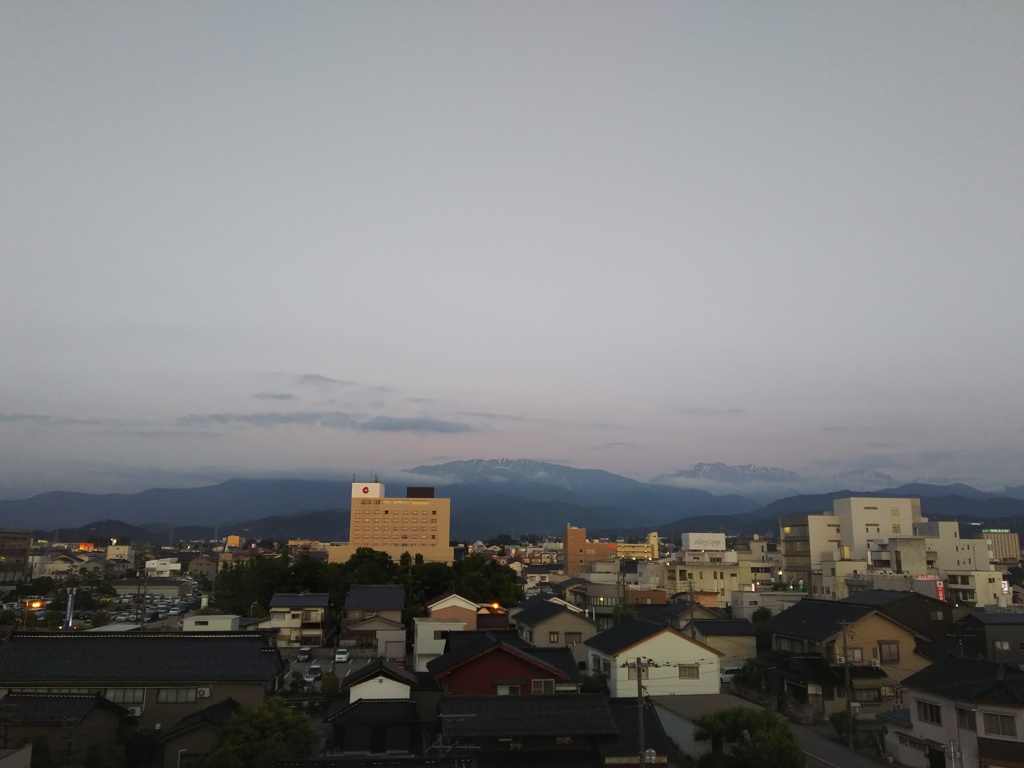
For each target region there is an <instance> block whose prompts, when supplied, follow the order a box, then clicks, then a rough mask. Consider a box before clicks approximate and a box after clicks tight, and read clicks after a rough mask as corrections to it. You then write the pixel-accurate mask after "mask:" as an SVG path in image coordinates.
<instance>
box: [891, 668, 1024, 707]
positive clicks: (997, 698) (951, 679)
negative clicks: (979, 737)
mask: <svg viewBox="0 0 1024 768" xmlns="http://www.w3.org/2000/svg"><path fill="white" fill-rule="evenodd" d="M903 685H904V686H906V687H907V688H914V689H916V690H919V691H926V692H928V693H932V694H935V695H936V696H943V697H945V698H950V699H959V700H961V701H977V702H984V703H986V704H1005V705H1007V706H1013V707H1020V706H1024V672H1022V671H1021V670H1020V669H1018V668H1017V667H1014V666H1009V665H1006V664H999V663H997V662H994V661H982V660H980V659H940V660H938V661H934V662H932V663H931V664H929V665H928V666H927V667H925V668H924V669H922V670H921V671H919V672H915V673H914V674H912V675H911V676H910V677H908V678H906V679H904V681H903Z"/></svg>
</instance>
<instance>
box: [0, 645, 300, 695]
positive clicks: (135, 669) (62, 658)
mask: <svg viewBox="0 0 1024 768" xmlns="http://www.w3.org/2000/svg"><path fill="white" fill-rule="evenodd" d="M283 666H284V665H283V663H282V661H281V654H280V653H279V652H278V651H277V649H276V648H272V647H270V646H269V645H268V644H267V642H266V640H265V639H264V638H263V636H262V635H258V634H254V633H250V632H244V633H239V632H225V633H216V632H194V633H192V632H177V633H161V634H150V633H145V632H123V633H113V632H110V633H106V634H103V633H99V634H93V633H89V632H74V633H70V632H53V633H49V632H48V633H18V632H16V633H14V634H13V635H12V636H11V638H10V639H9V640H8V641H7V642H6V643H3V644H0V680H3V681H4V683H5V684H7V685H12V686H14V687H17V686H28V685H37V684H38V685H51V684H55V683H56V684H61V685H63V686H78V685H83V684H95V685H107V684H114V683H117V684H123V683H142V684H147V683H181V684H188V683H212V682H243V683H245V682H249V683H265V682H267V681H269V680H271V679H272V678H273V677H275V676H276V675H278V674H279V673H280V672H281V670H282V669H283Z"/></svg>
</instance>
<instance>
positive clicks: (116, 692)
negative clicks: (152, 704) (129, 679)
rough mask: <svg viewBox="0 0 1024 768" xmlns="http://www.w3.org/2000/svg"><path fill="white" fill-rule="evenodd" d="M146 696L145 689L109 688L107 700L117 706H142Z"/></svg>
mask: <svg viewBox="0 0 1024 768" xmlns="http://www.w3.org/2000/svg"><path fill="white" fill-rule="evenodd" d="M145 695H146V689H145V688H108V689H107V696H106V698H107V701H112V702H114V703H115V704H141V703H142V702H143V699H144V698H145Z"/></svg>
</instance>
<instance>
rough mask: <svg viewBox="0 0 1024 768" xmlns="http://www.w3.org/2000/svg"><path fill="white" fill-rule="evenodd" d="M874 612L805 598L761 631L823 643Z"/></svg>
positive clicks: (838, 603) (854, 606) (777, 616)
mask: <svg viewBox="0 0 1024 768" xmlns="http://www.w3.org/2000/svg"><path fill="white" fill-rule="evenodd" d="M875 610H876V609H875V608H873V607H871V606H866V605H853V604H850V603H842V602H839V601H836V600H812V599H808V598H804V599H803V600H801V601H800V602H799V603H794V604H793V605H792V606H790V607H789V608H787V609H786V610H784V611H782V612H781V613H777V614H775V615H774V616H772V617H771V618H770V619H768V620H766V621H765V622H763V623H762V624H761V626H760V627H759V629H760V630H761V631H762V632H771V633H772V634H778V635H786V636H787V637H801V638H805V639H808V640H815V641H817V642H821V641H823V640H825V639H827V638H829V637H832V635H834V634H836V633H837V632H839V631H840V629H842V624H843V623H844V622H850V623H853V622H855V621H859V620H860V619H862V618H864V617H865V616H867V615H868V614H870V613H873V612H874V611H875Z"/></svg>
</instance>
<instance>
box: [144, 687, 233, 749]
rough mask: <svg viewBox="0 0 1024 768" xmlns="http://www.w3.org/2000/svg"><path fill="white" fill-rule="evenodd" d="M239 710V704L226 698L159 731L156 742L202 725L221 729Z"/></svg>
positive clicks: (166, 739)
mask: <svg viewBox="0 0 1024 768" xmlns="http://www.w3.org/2000/svg"><path fill="white" fill-rule="evenodd" d="M241 708H242V705H241V704H239V703H238V702H237V701H235V700H234V699H232V698H230V697H228V698H226V699H224V700H223V701H218V702H217V703H216V704H212V705H210V706H209V707H206V708H205V709H201V710H199V711H198V712H193V713H192V714H191V715H188V716H186V717H183V718H182V719H181V720H179V721H178V722H177V723H175V724H174V726H173V727H172V728H169V729H167V730H164V731H160V733H159V734H158V735H157V741H164V742H165V741H169V740H170V739H172V738H174V737H176V736H179V735H181V734H182V733H185V732H186V731H190V730H192V729H193V728H199V727H201V726H204V725H208V726H210V727H211V728H223V727H224V726H225V725H227V724H228V720H230V719H231V716H232V715H234V714H235V713H236V712H237V711H238V710H240V709H241Z"/></svg>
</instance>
